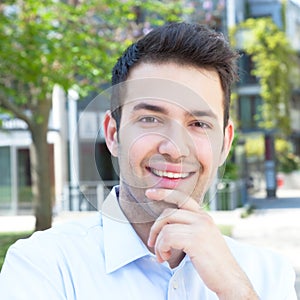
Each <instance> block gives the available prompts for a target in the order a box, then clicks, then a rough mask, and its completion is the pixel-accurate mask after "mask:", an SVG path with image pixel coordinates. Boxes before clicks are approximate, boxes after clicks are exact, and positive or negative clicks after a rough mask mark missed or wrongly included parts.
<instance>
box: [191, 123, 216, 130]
mask: <svg viewBox="0 0 300 300" xmlns="http://www.w3.org/2000/svg"><path fill="white" fill-rule="evenodd" d="M191 126H193V127H197V128H202V129H210V128H211V126H210V125H209V124H207V123H205V122H202V121H195V122H193V123H191Z"/></svg>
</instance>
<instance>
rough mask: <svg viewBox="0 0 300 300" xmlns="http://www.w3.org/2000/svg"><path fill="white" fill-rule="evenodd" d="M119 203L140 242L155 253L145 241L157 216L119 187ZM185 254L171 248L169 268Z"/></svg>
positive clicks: (176, 263)
mask: <svg viewBox="0 0 300 300" xmlns="http://www.w3.org/2000/svg"><path fill="white" fill-rule="evenodd" d="M119 204H120V207H121V209H122V211H123V213H124V215H125V216H126V218H127V219H128V221H129V222H130V223H131V225H132V227H133V228H134V230H135V232H136V233H137V235H138V236H139V237H140V239H141V240H142V242H143V243H144V244H145V245H146V247H147V248H148V249H149V251H150V252H152V253H154V254H155V250H154V248H151V247H149V246H148V244H147V241H148V237H149V234H150V230H151V227H152V225H153V224H154V222H155V220H156V218H157V216H156V217H155V216H153V215H151V214H150V213H149V212H148V211H147V210H146V209H145V207H146V206H147V204H146V203H140V202H138V201H135V200H134V199H131V198H130V197H128V195H126V192H125V195H124V191H122V189H121V188H120V194H119ZM184 256H185V254H184V252H183V251H181V250H175V249H173V250H172V255H171V257H170V259H169V260H168V263H169V265H170V267H171V268H175V267H176V266H178V265H179V263H180V262H181V260H182V259H183V257H184Z"/></svg>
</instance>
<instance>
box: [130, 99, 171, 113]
mask: <svg viewBox="0 0 300 300" xmlns="http://www.w3.org/2000/svg"><path fill="white" fill-rule="evenodd" d="M142 109H145V110H150V111H153V112H159V113H164V114H167V110H166V109H165V108H163V107H161V106H158V105H153V104H148V103H144V102H142V103H139V104H137V105H135V106H134V107H133V110H134V111H137V110H142Z"/></svg>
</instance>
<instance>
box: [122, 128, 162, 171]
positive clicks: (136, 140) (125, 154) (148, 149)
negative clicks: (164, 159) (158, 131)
mask: <svg viewBox="0 0 300 300" xmlns="http://www.w3.org/2000/svg"><path fill="white" fill-rule="evenodd" d="M124 133H125V132H124ZM158 143H159V138H158V137H157V136H155V135H151V134H139V135H133V134H124V135H123V136H122V139H121V140H120V143H119V160H120V161H121V162H122V163H123V164H126V165H129V166H130V167H132V168H136V167H137V166H140V165H141V163H142V162H143V161H144V160H145V159H147V158H149V156H150V155H151V153H153V152H155V150H156V149H157V146H156V145H157V144H158Z"/></svg>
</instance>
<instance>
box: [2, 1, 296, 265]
mask: <svg viewBox="0 0 300 300" xmlns="http://www.w3.org/2000/svg"><path fill="white" fill-rule="evenodd" d="M176 21H187V22H195V23H201V24H207V25H208V26H209V27H211V28H213V29H215V30H217V31H219V32H222V33H223V34H224V36H225V37H226V38H227V39H228V41H229V42H230V43H231V44H232V46H233V47H234V48H235V49H237V51H239V53H240V54H241V58H240V60H239V75H240V81H239V82H238V83H237V84H236V85H235V86H234V88H233V91H232V92H233V93H232V111H231V116H232V118H233V119H234V122H235V124H236V131H237V134H236V138H235V141H234V147H233V149H232V151H231V153H230V157H229V158H228V161H227V163H226V166H224V167H223V168H222V169H221V170H220V172H219V178H217V179H216V181H215V184H214V186H213V187H212V188H211V190H210V191H209V193H208V194H207V196H206V197H207V200H208V203H209V204H208V210H209V211H211V213H212V214H214V215H215V217H216V218H219V219H217V220H218V221H219V222H220V223H226V224H229V225H230V226H231V228H233V229H232V230H231V231H230V234H231V235H234V234H235V235H236V236H237V237H240V238H241V239H242V238H243V234H246V233H247V232H248V235H249V230H248V231H247V228H248V227H247V226H248V225H249V226H250V229H251V228H252V229H253V228H254V227H253V225H252V224H254V221H253V219H251V217H252V218H254V217H255V216H256V215H257V214H258V215H259V216H261V214H259V212H264V220H268V219H267V217H266V215H267V213H266V212H267V211H268V212H270V211H272V210H276V213H277V214H278V212H279V211H280V216H281V220H283V217H282V216H285V214H284V213H283V210H284V212H285V213H286V212H291V213H292V214H293V215H292V216H293V217H290V215H286V220H289V221H290V222H292V223H289V224H290V226H291V228H293V230H291V229H287V227H286V226H287V225H286V224H288V221H284V222H283V224H281V225H284V224H285V227H284V226H283V227H284V228H285V229H286V230H285V231H284V232H285V233H286V232H294V233H295V234H294V236H293V237H292V238H291V239H292V240H293V241H294V244H295V243H296V244H297V245H296V247H298V248H293V249H294V251H296V250H295V249H297V251H299V249H300V248H299V247H300V245H299V242H298V241H299V237H300V236H299V235H297V234H298V232H299V231H298V230H299V228H300V226H299V222H298V223H297V224H296V223H295V222H296V221H295V220H296V217H295V213H297V214H298V213H299V207H300V204H299V202H300V198H299V197H300V159H299V156H300V1H299V0H281V1H280V0H210V1H209V0H198V1H188V0H185V1H183V0H182V1H179V0H173V1H171V0H167V1H156V0H151V1H148V0H144V1H130V0H124V1H114V0H111V1H108V0H103V1H93V0H91V1H85V0H81V1H80V0H61V1H59V0H45V1H35V0H7V1H5V0H4V1H1V3H0V74H1V77H0V226H1V229H2V230H1V231H10V229H11V228H10V227H9V226H10V225H9V224H17V223H16V222H17V221H16V220H17V219H16V218H14V219H13V220H14V221H12V222H11V223H9V222H8V220H11V219H8V218H6V217H19V219H18V220H21V217H22V216H23V217H24V216H30V219H28V220H29V223H30V228H29V229H30V230H43V229H46V228H49V227H51V225H52V221H53V220H54V219H55V218H59V217H60V216H62V215H65V214H66V212H75V213H76V215H77V213H79V212H82V213H84V212H91V211H97V210H98V209H99V208H100V207H101V203H102V201H103V199H104V198H105V196H106V195H107V193H108V191H109V189H110V188H111V187H112V186H113V185H115V184H117V183H118V172H117V168H116V167H115V165H116V164H115V162H114V161H112V159H111V157H110V154H109V152H108V150H107V148H106V146H105V142H104V137H103V133H102V131H101V123H102V121H103V116H104V112H105V111H106V110H107V109H108V108H109V102H108V101H105V99H104V100H103V101H92V100H93V99H94V97H95V96H97V95H98V94H101V92H102V91H103V90H105V89H106V88H108V87H109V82H110V72H111V68H112V66H113V65H114V63H115V62H116V59H117V57H118V56H119V55H120V53H121V52H122V51H123V50H124V49H125V48H126V47H127V46H128V45H130V43H131V42H132V41H134V40H136V39H138V38H140V37H142V36H143V35H145V34H147V33H148V32H149V31H151V29H152V28H155V27H156V26H158V25H162V24H164V23H170V22H176ZM104 98H105V97H104ZM222 212H226V213H222ZM236 212H238V214H236ZM229 213H231V214H229ZM232 213H234V214H232ZM277 214H275V215H274V214H273V215H272V216H271V217H272V218H273V219H272V218H271V220H272V222H271V223H272V224H273V225H274V222H275V223H276V222H277V224H278V218H277V217H276V216H278V215H277ZM1 216H2V217H1ZM235 217H236V218H235ZM242 217H249V220H250V221H251V222H250V223H249V222H248V223H245V222H244V223H243V224H242V225H241V224H240V223H239V226H236V225H237V222H238V220H239V219H240V218H242ZM297 219H298V218H297ZM23 220H25V219H23ZM26 220H27V219H26ZM255 220H257V219H255ZM259 220H260V222H257V221H255V224H261V227H260V228H256V229H253V230H252V233H253V232H256V233H258V232H259V233H260V237H265V236H266V235H267V234H266V233H263V232H264V231H263V229H262V228H266V224H265V223H263V222H262V221H261V220H262V219H259ZM22 224H23V225H20V226H21V227H20V228H18V230H19V231H24V230H27V229H28V228H27V227H26V226H25V225H24V224H25V223H22ZM246 224H248V225H247V226H246ZM269 224H270V223H269ZM240 225H241V226H240ZM273 225H272V226H273ZM24 226H25V227H24ZM243 226H244V227H243ZM297 226H299V227H297ZM234 228H242V229H243V228H244V229H245V230H244V231H243V230H241V229H240V231H238V230H236V231H234ZM270 228H271V227H270ZM281 228H282V227H281ZM295 228H298V229H297V233H296V232H295ZM250 232H251V230H250ZM262 233H263V234H262ZM269 233H270V232H269ZM269 235H270V234H269ZM252 237H253V236H252ZM273 238H274V237H273ZM245 239H246V238H245ZM262 239H264V238H262ZM289 241H290V239H289ZM0 246H1V244H0ZM293 253H296V252H293ZM298 253H300V252H298ZM298 255H299V254H298ZM295 256H296V255H295ZM297 259H298V261H299V260H300V258H298V256H297ZM297 266H299V265H297ZM299 269H300V267H299Z"/></svg>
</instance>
